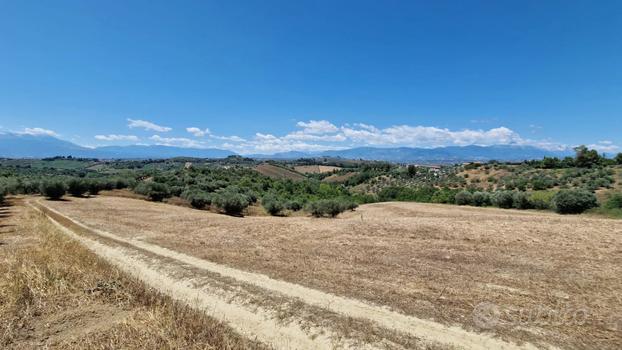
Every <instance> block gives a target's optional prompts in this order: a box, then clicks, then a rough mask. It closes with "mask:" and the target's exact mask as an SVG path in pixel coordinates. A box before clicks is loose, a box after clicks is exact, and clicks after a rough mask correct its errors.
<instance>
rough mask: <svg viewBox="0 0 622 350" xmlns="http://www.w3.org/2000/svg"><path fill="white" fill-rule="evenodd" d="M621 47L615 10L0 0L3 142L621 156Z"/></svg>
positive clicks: (597, 5) (562, 4) (501, 4)
mask: <svg viewBox="0 0 622 350" xmlns="http://www.w3.org/2000/svg"><path fill="white" fill-rule="evenodd" d="M621 37H622V2H620V1H597V2H594V1H570V0H566V1H524V0H522V1H219V2H213V1H177V2H171V1H84V0H78V1H62V0H58V1H54V2H44V1H28V0H19V1H17V0H14V1H0V126H1V127H2V128H1V129H0V130H1V131H4V132H22V133H30V134H54V135H58V136H59V137H61V138H63V139H67V140H71V141H74V142H76V143H78V144H81V145H88V146H97V145H111V144H121V145H125V144H134V143H140V144H155V143H157V144H170V145H182V146H191V147H219V148H228V149H232V150H235V151H238V152H241V153H255V152H260V153H271V152H278V151H289V150H321V149H330V148H345V147H351V146H361V145H373V146H379V147H387V146H419V147H435V146H444V145H466V144H483V145H487V144H506V143H515V144H532V145H539V146H544V147H549V148H555V147H563V146H573V145H577V144H583V143H584V144H590V145H593V146H596V147H598V148H599V149H600V150H602V151H609V152H613V151H618V150H619V148H618V146H622V132H621V131H622V116H621V115H620V114H621V111H622V69H620V68H621V64H622V40H620V38H621ZM206 129H207V130H206Z"/></svg>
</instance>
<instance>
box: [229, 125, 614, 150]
mask: <svg viewBox="0 0 622 350" xmlns="http://www.w3.org/2000/svg"><path fill="white" fill-rule="evenodd" d="M296 126H297V127H299V128H302V130H296V131H293V132H290V133H287V134H285V135H284V136H275V135H273V134H264V133H256V134H255V136H254V138H253V139H251V140H249V141H245V142H240V143H239V144H237V145H232V144H230V143H225V144H224V145H222V147H228V148H230V149H232V150H235V151H237V152H240V153H243V154H248V153H273V152H286V151H322V150H328V149H343V148H349V147H356V146H365V145H370V146H375V147H422V148H434V147H445V146H468V145H480V146H491V145H530V146H535V147H540V148H546V149H549V150H564V149H567V146H566V145H562V144H559V143H555V142H553V141H550V140H531V139H525V138H522V137H521V136H520V135H519V134H518V133H517V132H515V131H513V130H511V129H509V128H507V127H503V126H500V127H496V128H491V129H462V130H451V129H448V128H438V127H433V126H421V125H419V126H411V125H395V126H391V127H388V128H384V129H381V128H378V127H376V126H374V125H369V124H363V123H355V124H345V125H343V126H341V127H336V126H335V125H334V124H332V123H330V122H328V121H325V120H322V121H313V120H312V121H309V122H298V123H297V124H296ZM600 146H601V148H602V147H603V146H606V145H604V144H601V145H600Z"/></svg>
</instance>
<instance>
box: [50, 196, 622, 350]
mask: <svg viewBox="0 0 622 350" xmlns="http://www.w3.org/2000/svg"><path fill="white" fill-rule="evenodd" d="M44 204H45V205H46V206H49V207H51V208H53V209H55V210H58V211H59V212H61V213H63V214H65V215H67V216H68V217H70V218H73V219H76V220H78V221H79V222H81V223H83V224H85V225H87V226H89V227H92V228H95V229H99V230H103V231H106V232H111V233H114V234H115V235H119V236H122V237H125V238H128V239H134V240H137V241H140V242H148V243H151V244H155V245H158V246H162V247H166V248H169V249H172V250H174V251H177V252H183V253H185V254H189V255H191V256H194V257H197V258H201V259H205V260H208V261H211V262H215V263H220V264H224V265H227V266H231V267H235V268H237V269H240V270H244V271H251V272H258V273H263V274H266V275H268V276H270V277H272V278H274V279H278V280H283V281H288V282H292V283H296V284H300V285H303V286H306V287H310V288H314V289H317V290H322V291H326V292H329V293H333V294H336V295H339V296H344V297H348V298H355V299H359V300H364V301H367V302H370V303H373V304H376V305H382V306H386V307H389V308H391V309H393V310H395V311H398V312H400V313H403V314H406V315H412V316H416V317H418V318H421V319H427V320H433V321H436V322H440V323H442V324H445V325H449V326H459V327H461V328H463V329H466V330H468V331H471V332H480V333H481V332H485V333H486V334H492V335H494V336H495V337H499V338H501V339H504V340H508V341H513V342H518V343H520V342H523V341H527V342H530V343H533V344H536V345H538V344H540V345H543V344H554V345H556V346H559V347H560V348H568V349H593V348H598V349H617V348H619V347H618V346H619V344H621V343H622V299H620V296H621V295H622V277H621V276H622V221H618V220H610V219H600V218H592V217H587V216H560V215H556V214H552V213H540V212H533V211H513V210H501V209H490V208H472V207H456V206H444V205H430V204H416V203H378V204H371V205H364V206H361V207H360V208H358V209H357V210H356V211H355V212H349V213H346V214H343V215H341V216H340V217H338V218H337V219H314V218H308V217H289V218H288V217H284V218H275V217H244V218H237V217H229V216H224V215H218V214H213V213H209V212H204V211H198V210H192V209H187V208H182V207H176V206H170V205H166V204H161V203H151V202H146V201H141V200H135V199H127V198H116V197H104V196H102V197H98V198H89V199H75V198H71V199H69V200H65V201H54V202H51V201H44ZM482 302H488V303H491V304H486V305H489V306H490V305H493V306H494V307H492V308H490V307H489V308H488V309H486V310H487V311H486V312H489V311H490V310H492V311H493V312H492V318H491V317H488V318H485V319H487V320H490V319H493V320H494V321H496V322H494V323H493V324H492V325H491V324H490V323H486V322H483V323H482V322H481V319H480V318H474V317H473V315H474V310H476V314H475V315H476V316H477V315H479V314H478V313H477V311H478V310H479V311H481V309H480V308H478V305H481V303H482ZM489 313H490V312H489ZM478 320H479V321H478Z"/></svg>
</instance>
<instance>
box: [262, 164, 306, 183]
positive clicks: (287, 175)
mask: <svg viewBox="0 0 622 350" xmlns="http://www.w3.org/2000/svg"><path fill="white" fill-rule="evenodd" d="M254 169H255V170H256V171H257V172H259V173H260V174H262V175H265V176H267V177H270V178H273V179H289V180H302V179H304V178H305V177H304V175H302V174H299V173H297V172H295V171H292V170H289V169H286V168H283V167H279V166H276V165H272V164H268V163H263V164H259V165H257V166H256V167H255V168H254Z"/></svg>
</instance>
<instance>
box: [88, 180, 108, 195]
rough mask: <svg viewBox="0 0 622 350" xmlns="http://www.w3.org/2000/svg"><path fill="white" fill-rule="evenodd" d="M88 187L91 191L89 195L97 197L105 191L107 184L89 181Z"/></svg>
mask: <svg viewBox="0 0 622 350" xmlns="http://www.w3.org/2000/svg"><path fill="white" fill-rule="evenodd" d="M87 187H88V190H89V195H91V196H96V195H98V194H99V191H101V190H103V189H104V187H105V184H104V183H103V182H102V181H100V180H89V181H88V182H87Z"/></svg>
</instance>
